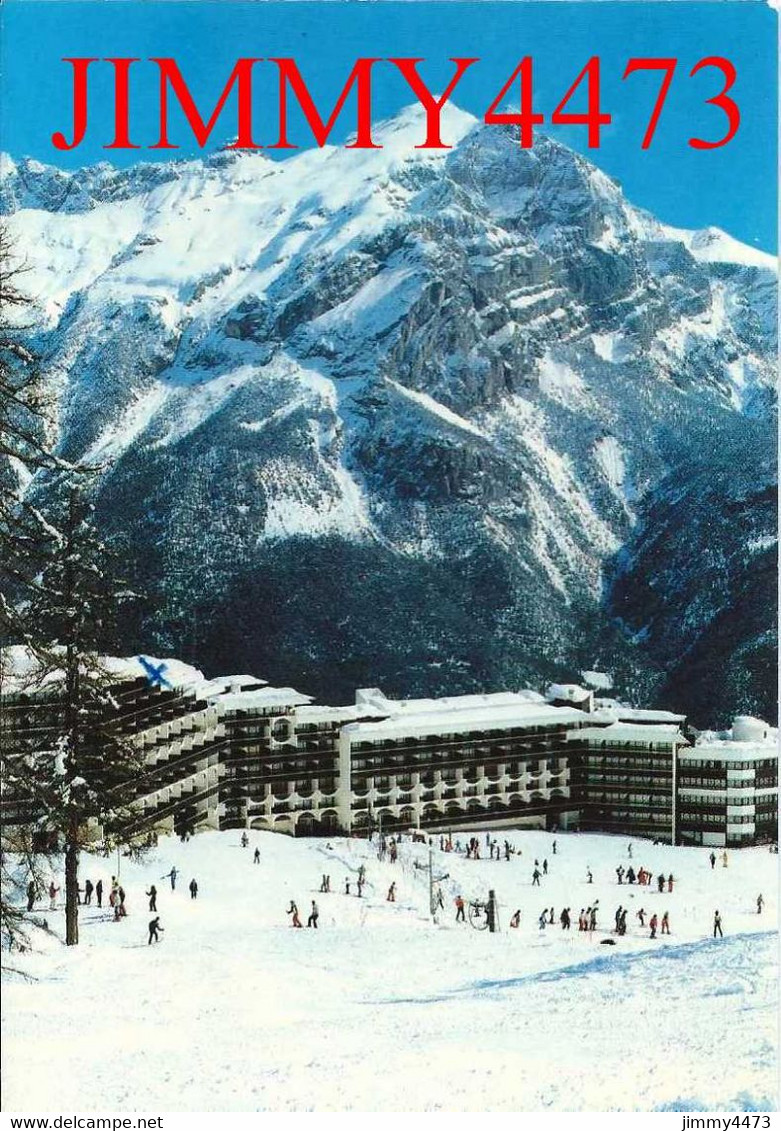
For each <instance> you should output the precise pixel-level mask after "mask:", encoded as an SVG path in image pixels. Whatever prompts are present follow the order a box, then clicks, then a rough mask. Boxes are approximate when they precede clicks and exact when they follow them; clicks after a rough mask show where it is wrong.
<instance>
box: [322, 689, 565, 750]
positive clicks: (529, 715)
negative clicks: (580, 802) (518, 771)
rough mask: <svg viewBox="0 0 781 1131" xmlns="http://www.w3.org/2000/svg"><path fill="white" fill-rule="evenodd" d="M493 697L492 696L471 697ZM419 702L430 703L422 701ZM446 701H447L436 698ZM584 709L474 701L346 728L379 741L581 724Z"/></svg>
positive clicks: (362, 737)
mask: <svg viewBox="0 0 781 1131" xmlns="http://www.w3.org/2000/svg"><path fill="white" fill-rule="evenodd" d="M470 698H478V699H479V698H490V697H480V696H475V697H470ZM418 702H426V701H425V700H418ZM434 702H435V703H437V704H440V703H444V702H445V700H442V699H438V700H434ZM583 719H584V715H583V712H582V711H578V710H577V709H575V708H570V707H553V706H551V705H550V704H549V703H542V702H540V703H536V702H530V701H524V700H522V699H520V698H518V701H515V702H511V703H502V704H498V705H495V706H494V705H490V704H489V705H486V704H485V703H483V704H474V705H472V706H469V707H463V706H462V707H460V708H458V709H455V710H453V709H452V708H451V711H450V713H449V714H445V713H444V709H443V708H438V709H436V710H425V711H417V712H412V711H410V712H400V713H398V714H396V715H394V716H391V717H389V718H388V719H384V720H382V721H380V722H362V723H348V725H347V726H346V727H344V728H343V731H344V733H345V734H349V735H350V737H351V738H352V739H353V740H354V741H366V742H372V741H378V740H380V739H383V738H389V739H394V738H399V737H410V738H425V737H427V736H428V735H434V734H437V735H438V734H465V733H467V732H469V731H492V730H508V729H510V728H511V727H533V726H544V725H545V724H546V723H551V724H558V725H563V726H567V725H573V726H574V725H578V724H580V723H582V722H583Z"/></svg>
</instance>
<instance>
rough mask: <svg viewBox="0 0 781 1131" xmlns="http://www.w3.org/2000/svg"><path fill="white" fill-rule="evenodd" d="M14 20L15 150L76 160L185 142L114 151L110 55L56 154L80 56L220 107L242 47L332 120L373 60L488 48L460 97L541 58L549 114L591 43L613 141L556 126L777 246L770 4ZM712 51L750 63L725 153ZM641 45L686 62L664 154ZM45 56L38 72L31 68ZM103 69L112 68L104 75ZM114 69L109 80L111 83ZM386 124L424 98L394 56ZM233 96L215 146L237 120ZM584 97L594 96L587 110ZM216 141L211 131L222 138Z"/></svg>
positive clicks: (498, 83) (430, 64)
mask: <svg viewBox="0 0 781 1131" xmlns="http://www.w3.org/2000/svg"><path fill="white" fill-rule="evenodd" d="M0 19H1V20H2V23H3V46H2V70H3V78H2V106H1V108H0V144H2V148H3V149H5V150H7V151H8V152H10V153H11V154H12V155H13V156H14V157H21V156H32V157H35V158H37V159H38V160H40V161H44V162H47V163H51V164H57V165H61V166H63V167H70V168H72V167H74V166H77V165H84V164H90V163H92V162H95V161H105V160H111V161H114V162H115V163H121V164H128V163H131V162H135V161H138V160H160V159H165V160H170V158H171V153H163V154H161V153H160V152H159V151H158V152H156V151H154V150H149V149H146V148H144V149H142V150H138V151H133V152H131V153H119V152H117V151H111V150H105V149H103V148H102V145H103V144H104V143H105V142H106V141H108V140H110V137H111V132H110V115H111V105H110V98H109V93H110V88H109V86H108V83H107V81H106V80H107V79H108V76H109V69H108V67H105V66H104V67H103V68H101V69H99V68H98V66H97V65H96V67H95V68H94V74H95V79H96V82H95V85H94V89H93V91H92V95H93V97H92V103H91V115H90V134H89V135H88V137H87V139H86V140H85V142H84V144H83V145H82V146H81V147H80V148H79V149H78V150H76V151H75V152H74V153H71V154H63V153H60V152H59V151H57V150H55V149H54V147H53V146H52V144H51V140H50V138H51V134H52V132H54V131H55V130H63V131H64V132H65V133H66V134H68V135H69V134H70V131H71V126H70V122H71V118H70V89H69V70H70V69H69V68H67V67H66V66H65V65H64V64H63V63H61V62H60V60H61V59H62V58H63V57H66V56H92V55H94V56H98V57H109V56H138V57H140V58H141V59H142V60H143V59H147V58H148V57H150V56H166V55H172V56H174V57H175V58H176V59H177V61H178V63H179V65H180V67H181V70H182V73H183V74H184V76H185V77H186V79H187V81H188V84H189V86H190V89H191V90H192V91H193V94H194V95H195V96H196V98H197V100H198V103H199V106H201V108H202V112H203V114H204V116H205V117H208V114H209V113H210V112H211V109H212V107H213V106H214V104H215V102H216V100H217V97H218V96H219V94H220V92H221V90H222V88H223V86H224V84H225V81H226V79H227V77H228V74H229V73H230V70H231V67H232V65H233V63H234V61H235V59H236V58H238V57H239V56H242V55H244V56H246V55H254V56H263V57H269V56H275V55H278V56H288V55H290V56H293V57H295V59H296V60H297V62H298V65H299V67H300V70H301V72H302V74H303V75H304V77H305V79H306V80H307V83H308V85H309V87H310V90H311V91H312V93H313V95H314V97H315V99H316V101H317V104H318V106H319V107H320V108H321V113H322V116H323V117H327V116H328V114H329V113H330V110H331V108H332V106H333V104H334V102H335V100H336V97H337V96H338V94H339V92H340V90H341V88H342V85H343V83H344V81H345V79H346V77H347V75H348V73H349V71H350V69H351V66H352V63H353V61H354V59H355V58H356V57H358V56H361V55H363V56H369V55H371V56H380V57H387V56H392V55H407V56H409V55H415V56H422V57H423V58H424V59H425V60H426V63H425V64H422V65H421V68H420V69H421V73H422V75H423V76H424V77H425V79H426V81H427V83H428V85H429V88H430V89H432V90H441V89H443V88H444V86H445V85H446V84H447V82H448V81H449V78H450V76H451V74H452V69H453V67H452V64H451V63H450V62H449V61H448V59H449V57H451V56H479V57H480V59H481V62H480V63H479V64H478V65H476V66H475V67H473V68H472V69H471V71H470V72H468V73H467V75H466V76H465V77H464V79H463V80H462V82H461V84H460V86H459V88H458V91H457V93H456V96H455V98H454V101H456V102H457V104H458V105H460V106H462V107H463V108H464V109H466V110H469V111H471V112H472V113H475V114H476V115H478V116H480V117H482V115H483V113H484V111H485V109H486V108H487V107H488V105H489V104H490V103H491V102H492V101H493V99H494V97H495V96H496V94H497V93H498V91H499V90H500V89H501V87H502V86H503V84H504V82H505V81H506V79H507V78H508V77H509V75H510V73H511V72H512V70H513V68H514V67H515V65H516V64H517V62H518V61H519V60H520V59H521V58H522V57H523V56H524V55H531V56H533V58H534V68H535V81H534V90H535V110H537V111H540V112H542V113H544V114H545V115H546V118H549V116H550V114H551V111H552V110H553V108H554V107H555V105H556V104H557V103H558V102H559V100H560V99H561V97H562V96H563V94H564V93H565V91H566V90H567V88H568V87H569V86H570V84H571V82H572V81H573V79H574V78H575V76H576V75H577V73H578V72H579V70H580V69H581V67H582V66H583V64H584V63H585V62H586V61H587V59H588V58H589V57H590V56H592V55H599V56H600V58H601V60H602V104H603V109H604V110H606V111H608V112H609V113H611V114H612V115H613V123H612V125H610V126H608V127H605V128H604V129H603V134H602V145H601V148H600V149H598V150H591V151H589V150H588V149H587V146H586V137H585V134H586V130H585V128H578V127H572V126H565V127H555V126H550V127H545V128H546V129H549V132H550V133H551V134H552V135H553V136H555V137H558V138H559V139H560V140H562V141H564V142H566V143H567V144H568V145H571V146H573V147H574V148H577V149H579V150H581V151H582V152H584V153H586V154H587V155H588V156H590V157H591V159H592V160H593V161H594V162H595V163H596V164H598V165H599V166H600V167H601V168H603V169H605V170H606V171H607V172H608V173H610V174H611V175H612V176H614V177H616V178H617V179H618V180H619V181H621V183H622V184H623V186H624V190H625V192H626V195H627V196H628V197H629V199H630V200H632V201H633V202H635V203H637V204H639V205H641V206H643V207H646V208H648V209H650V210H651V211H652V212H654V213H656V214H657V215H658V216H659V217H660V218H661V219H662V220H665V221H667V222H668V223H672V224H676V225H679V226H682V227H702V226H705V225H707V224H716V225H718V226H719V227H722V228H725V229H726V230H727V231H729V232H730V233H731V234H733V235H735V236H736V237H738V238H739V239H742V240H744V241H745V242H747V243H750V244H752V245H754V246H757V247H761V248H763V249H765V250H768V251H775V249H776V234H777V233H776V201H777V166H778V154H777V131H776V107H777V98H776V83H777V64H776V21H777V15H776V13H774V12H772V11H771V10H770V9H769V8H768V7H766V6H765V5H761V4H751V3H749V4H732V3H685V2H681V3H676V4H664V3H632V2H628V3H627V2H625V0H622V2H604V0H603V2H601V3H583V2H577V3H567V2H557V3H551V4H546V3H492V2H490V0H489V2H482V3H476V4H470V3H461V2H459V3H436V2H433V3H428V2H426V0H422V2H419V3H414V4H410V3H394V2H387V3H381V4H365V3H307V2H302V3H296V4H284V3H282V4H276V3H263V4H260V3H244V4H234V3H228V2H224V0H223V2H220V3H207V2H197V3H187V2H182V3H175V4H167V3H150V2H144V3H136V2H134V0H126V2H124V3H115V4H106V3H71V2H69V0H56V2H52V3H46V2H45V0H43V2H35V3H32V2H29V0H11V2H10V3H9V2H7V3H5V4H3V7H2V10H0ZM708 55H722V56H725V57H726V58H728V59H730V60H731V61H732V63H734V65H735V67H736V69H737V74H738V79H737V82H736V84H735V86H734V87H733V90H732V92H731V94H732V95H733V97H734V98H735V100H736V102H737V103H738V104H739V106H740V110H741V126H740V129H739V130H738V133H737V135H736V136H735V138H734V139H733V140H732V141H731V142H730V143H729V144H727V145H726V146H724V147H722V148H721V149H716V150H712V151H698V150H695V149H692V148H691V147H690V146H689V145H688V144H687V142H688V139H689V138H690V137H692V136H700V137H704V138H716V137H718V136H719V135H720V134H721V133H723V127H724V122H725V119H724V116H723V114H722V113H721V112H720V111H719V110H718V109H717V108H715V107H713V106H708V105H706V100H707V99H708V98H710V97H712V96H713V95H715V94H717V93H718V91H719V90H720V88H721V85H722V80H721V79H720V77H719V74H718V73H717V72H716V71H715V70H705V71H703V72H701V73H700V74H698V75H697V76H695V77H694V78H689V72H690V70H691V68H692V66H693V65H694V64H695V63H696V62H697V61H698V60H699V59H701V58H703V57H704V56H708ZM630 56H665V57H677V58H678V60H679V63H678V69H677V71H676V75H675V78H674V80H673V84H672V87H671V89H670V93H669V96H668V99H667V102H666V105H665V108H664V110H663V113H662V117H661V119H660V121H659V125H658V128H657V133H656V137H655V139H654V143H653V145H652V147H651V149H650V150H647V151H643V150H642V149H641V140H642V137H643V133H644V131H645V127H646V124H647V120H648V117H649V115H650V112H651V109H652V107H653V103H654V100H655V98H656V92H657V89H658V82H659V80H658V77H657V76H656V75H642V74H638V75H634V76H632V77H630V78H629V79H627V80H625V81H622V79H621V75H622V73H623V70H624V67H625V64H626V61H627V59H628V58H629V57H630ZM33 65H34V70H33ZM100 70H102V72H103V74H102V76H101V74H100ZM101 77H102V79H103V81H101ZM374 95H375V110H374V117H375V119H376V120H379V119H380V118H383V117H387V116H389V115H391V114H393V113H394V112H395V111H396V110H398V109H399V108H400V107H401V106H403V105H405V104H407V103H409V102H411V101H412V100H413V99H412V95H411V92H410V91H409V89H408V88H407V87H406V84H405V82H404V80H403V79H402V78H401V76H400V75H398V74H396V73H395V72H394V71H393V69H392V68H391V67H390V66H387V68H378V69H377V71H376V80H375V85H374ZM351 106H352V102H351V101H350V102H348V103H347V105H346V106H345V110H344V113H343V119H342V120H340V123H339V125H338V127H337V129H336V131H335V134H334V135H332V139H333V140H337V141H338V140H342V139H343V138H344V136H345V135H346V134H347V133H348V132H350V131H351V129H352V128H354V119H353V116H352V115H351V113H350V108H351ZM131 107H132V110H131V112H132V120H133V123H134V130H133V133H134V135H135V136H134V138H133V140H135V141H136V142H138V143H140V144H142V145H143V146H148V145H151V144H153V143H154V141H155V140H156V136H157V135H156V127H157V114H158V111H157V84H156V73H155V70H154V68H153V66H152V65H151V64H149V63H143V64H137V65H136V67H135V74H134V82H133V86H132V89H131ZM232 107H233V102H232V101H231V102H230V103H229V105H228V106H226V110H225V114H224V116H223V119H222V120H221V122H220V124H219V125H218V127H217V129H216V131H215V133H214V134H213V135H212V139H213V141H214V142H215V144H216V143H218V142H219V141H220V140H222V139H224V138H225V137H226V136H228V135H229V134H230V133H232V132H234V131H235V116H234V114H235V112H233V113H232V112H231V110H232ZM255 107H256V115H255V120H256V122H257V128H256V135H257V140H258V141H259V142H261V143H266V144H270V143H273V141H275V140H276V95H275V78H274V72H273V71H272V68H271V67H270V65H266V67H264V66H263V64H261V65H260V66H259V67H258V68H257V79H256V98H255ZM572 108H573V109H579V108H580V107H577V106H574V105H573V107H572ZM172 121H173V122H174V123H175V124H174V125H173V128H172V131H171V137H172V140H175V141H177V142H179V143H180V145H181V149H180V150H179V151H177V152H176V155H177V156H182V157H188V156H193V155H196V154H197V153H198V152H199V150H198V149H197V146H196V145H195V143H194V141H193V139H192V136H191V135H190V134H189V131H188V130H187V129H186V128H185V127H184V126H183V125H182V121H181V119H177V118H174V119H172ZM291 138H292V139H293V140H295V141H297V142H298V143H299V144H300V145H302V146H303V145H306V144H308V143H309V144H311V135H310V134H309V131H308V130H307V129H306V127H304V126H302V125H301V124H300V121H299V122H298V123H297V122H296V120H295V118H293V119H292V126H291ZM210 144H211V143H210Z"/></svg>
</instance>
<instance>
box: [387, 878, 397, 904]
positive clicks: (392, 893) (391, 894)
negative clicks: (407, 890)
mask: <svg viewBox="0 0 781 1131" xmlns="http://www.w3.org/2000/svg"><path fill="white" fill-rule="evenodd" d="M387 902H388V903H395V902H396V881H395V880H394V881H393V883H392V884H391V886H390V887H389V888H388V898H387Z"/></svg>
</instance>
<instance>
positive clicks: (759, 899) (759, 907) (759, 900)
mask: <svg viewBox="0 0 781 1131" xmlns="http://www.w3.org/2000/svg"><path fill="white" fill-rule="evenodd" d="M764 902H765V901H764V899H763V898H762V893H761V892H760V893H759V895H758V896H757V915H761V914H762V905H763V904H764Z"/></svg>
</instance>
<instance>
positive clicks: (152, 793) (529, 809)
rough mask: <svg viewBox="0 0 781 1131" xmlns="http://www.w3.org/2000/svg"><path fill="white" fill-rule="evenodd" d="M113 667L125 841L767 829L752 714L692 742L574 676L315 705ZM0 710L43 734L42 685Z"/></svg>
mask: <svg viewBox="0 0 781 1131" xmlns="http://www.w3.org/2000/svg"><path fill="white" fill-rule="evenodd" d="M113 663H114V664H115V670H116V677H117V682H116V684H115V686H114V688H113V689H112V701H113V710H114V711H115V715H114V717H113V718H112V720H111V725H112V726H113V727H114V728H116V729H117V730H118V731H119V733H120V734H122V735H123V736H124V737H125V738H126V739H127V740H129V741H132V742H133V743H134V744H136V745H137V746H138V747H139V748H140V749H141V750H142V751H143V752H144V762H145V765H146V767H147V769H146V771H145V772H144V773H143V775H142V776H141V777H140V778H139V780H138V796H137V801H136V811H137V817H136V819H135V822H134V824H133V826H132V832H133V833H135V834H137V835H138V836H141V837H143V836H144V835H147V834H148V833H150V832H152V831H155V830H158V829H159V830H162V829H165V830H174V831H176V832H179V833H181V834H185V833H188V832H194V831H196V830H197V829H198V828H201V827H211V828H223V829H224V828H259V829H271V830H275V831H279V832H285V833H291V834H294V835H313V834H329V833H336V832H339V831H341V832H352V833H357V834H359V835H361V834H366V833H367V832H369V831H371V830H374V829H378V828H379V829H382V830H383V831H388V832H390V831H392V830H409V829H416V828H424V829H439V830H450V829H470V828H471V829H477V828H480V827H484V826H486V825H487V824H495V825H498V826H507V827H529V828H547V829H551V830H554V829H573V830H575V829H582V830H590V831H600V832H614V833H617V834H621V835H624V836H630V837H641V836H647V837H652V838H653V839H659V840H662V841H665V842H668V843H680V842H683V843H692V844H705V845H745V844H752V843H756V842H759V841H774V840H775V839H776V836H777V816H776V805H777V794H778V779H777V763H776V758H775V749H774V745H773V741H774V733H775V732H772V731H771V729H770V728H769V727H767V726H766V724H764V723H761V722H759V721H758V720H752V719H737V720H736V721H735V725H734V727H733V730H732V732H730V733H728V734H725V735H712V734H709V735H702V736H699V738H695V736H694V734H693V732H692V731H691V730H690V729H689V728H688V727H687V725H686V719H685V717H684V716H683V715H678V714H673V713H671V712H666V711H646V710H639V709H636V708H630V707H626V706H624V705H622V704H620V703H618V702H616V701H615V700H609V699H597V698H595V696H594V693H593V692H591V691H588V690H586V689H583V688H580V687H577V686H575V685H553V686H552V687H550V688H549V689H548V692H547V694H546V695H544V696H543V695H541V694H538V693H537V692H533V691H519V692H497V693H494V694H486V695H480V694H476V695H460V696H454V697H444V698H439V699H410V700H394V699H389V698H387V697H386V696H385V695H384V694H383V693H382V692H381V691H380V690H378V689H376V688H369V689H362V690H359V691H358V692H357V693H356V697H355V703H354V704H352V705H349V706H345V707H330V706H318V705H317V704H314V703H313V702H312V700H311V697H310V696H308V695H304V694H302V693H300V692H298V691H296V690H295V689H294V688H291V687H281V688H280V687H272V686H270V685H269V684H267V683H265V682H264V681H263V680H259V679H256V678H254V677H252V676H231V677H225V678H219V679H213V680H206V679H204V678H203V677H202V676H201V675H200V673H199V672H197V671H196V670H195V669H191V668H187V667H186V665H179V668H176V667H175V666H174V668H173V670H169V668H168V667H166V665H164V669H165V670H166V671H167V673H168V678H166V679H163V680H161V681H160V682H158V683H155V682H154V681H152V682H150V679H149V678H148V677H147V676H146V675H144V674H137V670H138V669H137V665H136V666H134V663H133V661H122V662H120V661H114V662H113ZM159 663H160V662H159V661H151V664H152V665H155V664H159ZM166 664H167V665H171V664H172V661H167V662H166ZM123 665H124V666H123ZM174 681H175V683H174ZM172 684H173V685H172ZM2 712H3V729H4V734H5V735H6V739H7V740H8V741H13V737H14V735H17V736H23V737H24V738H25V741H27V742H28V743H29V738H30V735H31V733H33V732H34V733H35V735H36V741H37V740H38V736H40V741H41V743H43V744H45V743H46V741H47V735H48V734H51V735H52V736H53V735H54V734H55V732H56V729H57V716H58V711H57V694H56V691H53V690H52V688H51V686H49V687H48V688H39V689H35V688H33V689H30V687H29V685H27V686H24V687H22V686H17V687H16V688H14V689H12V690H11V691H10V692H9V693H7V694H5V695H4V696H3V699H2ZM3 815H4V820H5V824H6V827H7V826H9V825H10V826H16V827H18V826H19V825H24V824H27V823H29V822H30V820H31V818H32V815H31V814H28V813H24V812H22V811H21V810H19V809H18V808H15V803H14V799H13V797H7V798H6V799H5V801H4V803H3ZM39 823H40V822H39Z"/></svg>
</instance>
